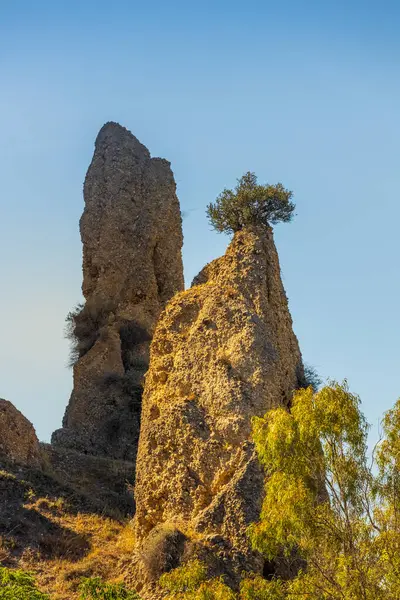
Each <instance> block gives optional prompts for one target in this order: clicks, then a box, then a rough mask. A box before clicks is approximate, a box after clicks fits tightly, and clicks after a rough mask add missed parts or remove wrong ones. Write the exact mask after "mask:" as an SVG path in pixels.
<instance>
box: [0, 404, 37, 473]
mask: <svg viewBox="0 0 400 600" xmlns="http://www.w3.org/2000/svg"><path fill="white" fill-rule="evenodd" d="M0 459H2V460H6V461H8V462H10V463H16V464H19V465H24V466H27V467H34V468H40V467H41V464H42V455H41V451H40V446H39V440H38V439H37V437H36V433H35V429H34V427H33V425H32V423H31V422H30V421H28V419H26V418H25V417H24V415H23V414H22V413H21V412H20V411H19V410H17V409H16V408H15V406H14V405H13V404H11V402H9V401H8V400H3V399H2V398H0Z"/></svg>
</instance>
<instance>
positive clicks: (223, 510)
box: [134, 228, 303, 598]
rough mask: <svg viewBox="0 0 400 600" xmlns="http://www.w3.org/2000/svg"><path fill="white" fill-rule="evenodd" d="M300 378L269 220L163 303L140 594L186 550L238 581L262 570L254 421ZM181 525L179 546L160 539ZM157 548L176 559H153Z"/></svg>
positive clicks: (145, 426) (238, 238) (144, 441)
mask: <svg viewBox="0 0 400 600" xmlns="http://www.w3.org/2000/svg"><path fill="white" fill-rule="evenodd" d="M302 378H303V366H302V359H301V354H300V350H299V346H298V342H297V339H296V336H295V335H294V333H293V330H292V320H291V317H290V313H289V310H288V305H287V298H286V294H285V291H284V289H283V286H282V282H281V277H280V268H279V261H278V255H277V252H276V249H275V245H274V241H273V235H272V230H271V229H268V230H266V229H265V228H263V229H262V230H261V229H260V230H258V229H256V228H253V229H248V230H243V231H241V232H238V233H236V234H235V236H234V239H233V241H232V243H231V244H230V246H229V248H228V250H227V252H226V254H225V256H223V257H222V258H220V259H217V260H215V261H213V262H212V263H210V264H209V265H207V266H206V267H205V268H204V269H203V271H202V272H201V273H200V274H199V276H198V277H197V278H196V279H195V280H194V282H193V287H192V288H191V289H189V290H187V291H186V292H183V293H181V294H178V295H177V296H176V297H175V298H174V299H173V300H172V301H171V302H170V303H169V304H168V306H167V308H166V310H165V311H164V313H163V314H162V316H161V318H160V321H159V323H158V325H157V329H156V332H155V335H154V338H153V342H152V346H151V362H150V369H149V371H148V373H147V375H146V384H145V391H144V397H143V409H142V425H141V433H140V441H139V451H138V459H137V481H136V488H135V499H136V515H135V529H136V536H137V539H138V543H139V544H140V547H139V546H138V551H137V554H136V556H135V559H134V572H135V574H136V575H135V578H136V581H143V582H146V580H147V583H145V587H144V588H143V589H142V593H143V594H144V597H146V598H159V597H162V593H161V592H160V590H157V587H156V586H155V584H154V582H155V581H156V580H157V577H158V576H159V575H160V574H161V572H162V571H163V570H168V569H170V568H172V567H174V566H178V564H179V563H180V562H182V561H185V560H186V559H188V558H189V557H191V556H199V557H200V558H202V559H203V560H205V561H206V562H207V563H208V565H209V567H210V569H211V572H212V573H214V574H220V573H223V574H224V575H225V576H226V579H227V582H229V583H231V584H232V585H233V586H235V585H236V584H237V583H238V579H239V576H240V573H241V572H242V571H243V570H252V571H258V572H261V571H262V568H263V564H262V560H261V557H260V556H257V555H255V554H254V553H253V552H252V551H251V550H250V548H249V544H248V540H247V536H246V528H247V526H248V524H249V523H250V522H252V521H254V520H256V519H257V518H258V516H259V512H260V507H261V502H262V497H263V473H262V471H261V468H260V465H259V463H258V460H257V458H256V456H255V452H254V447H253V443H252V441H251V419H252V417H253V416H254V415H263V414H265V412H266V411H267V410H268V409H271V408H272V407H276V406H278V405H286V406H287V405H289V404H290V401H291V396H292V391H293V390H294V389H295V388H297V387H298V385H299V381H301V380H302ZM174 535H175V538H177V536H178V537H179V536H181V537H182V536H184V538H185V543H182V541H181V542H180V545H179V548H180V550H179V552H178V551H177V547H178V546H176V544H175V545H174V546H173V548H171V549H169V550H168V549H165V546H166V545H167V546H168V544H169V543H170V542H169V541H168V540H171V539H172V538H173V537H174ZM181 537H180V539H181ZM154 540H158V541H157V542H155V541H154ZM171 544H172V542H171ZM157 545H158V546H159V548H160V549H159V551H157V548H156V546H157ZM175 546H176V547H175ZM177 552H178V554H179V556H176V555H177ZM152 556H158V557H160V556H166V557H168V556H169V557H171V556H175V559H174V564H169V563H168V561H167V560H166V561H165V564H164V563H162V564H161V565H160V560H159V558H158V563H157V562H156V564H157V565H158V567H157V568H156V569H154V568H150V567H149V563H150V564H154V561H152V559H151V557H152ZM161 562H162V561H161ZM146 586H147V587H146Z"/></svg>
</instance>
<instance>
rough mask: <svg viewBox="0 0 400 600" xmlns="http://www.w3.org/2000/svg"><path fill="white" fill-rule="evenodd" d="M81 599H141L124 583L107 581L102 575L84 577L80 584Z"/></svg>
mask: <svg viewBox="0 0 400 600" xmlns="http://www.w3.org/2000/svg"><path fill="white" fill-rule="evenodd" d="M79 591H80V600H140V596H139V595H138V594H137V593H136V592H133V591H131V590H128V589H126V587H125V585H124V584H123V583H105V582H104V581H102V579H100V577H92V578H88V579H84V580H83V581H82V583H81V585H80V586H79Z"/></svg>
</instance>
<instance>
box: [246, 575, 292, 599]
mask: <svg viewBox="0 0 400 600" xmlns="http://www.w3.org/2000/svg"><path fill="white" fill-rule="evenodd" d="M285 598H286V593H285V586H284V583H283V582H282V581H277V580H272V581H266V580H265V579H263V578H262V577H259V576H257V577H254V578H249V579H244V580H243V581H242V583H241V585H240V600H285Z"/></svg>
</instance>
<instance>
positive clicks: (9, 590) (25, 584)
mask: <svg viewBox="0 0 400 600" xmlns="http://www.w3.org/2000/svg"><path fill="white" fill-rule="evenodd" d="M0 600H50V599H49V596H47V595H46V594H43V593H42V592H40V591H39V590H38V589H37V587H36V584H35V580H34V579H33V577H32V575H31V574H30V573H26V572H25V571H20V570H14V569H8V568H6V567H1V566H0Z"/></svg>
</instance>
